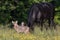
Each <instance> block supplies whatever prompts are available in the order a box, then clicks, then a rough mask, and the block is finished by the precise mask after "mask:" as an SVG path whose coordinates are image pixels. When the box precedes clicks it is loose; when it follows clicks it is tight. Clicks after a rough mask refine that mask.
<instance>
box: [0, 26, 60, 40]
mask: <svg viewBox="0 0 60 40" xmlns="http://www.w3.org/2000/svg"><path fill="white" fill-rule="evenodd" d="M4 27H5V28H4ZM0 40H60V27H59V26H57V28H56V29H52V30H50V29H48V30H47V31H46V29H45V28H44V29H43V31H41V30H40V28H39V27H35V29H34V33H29V34H24V33H17V32H16V31H15V30H14V29H11V28H8V27H7V26H0Z"/></svg>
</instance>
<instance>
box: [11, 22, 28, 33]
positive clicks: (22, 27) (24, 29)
mask: <svg viewBox="0 0 60 40" xmlns="http://www.w3.org/2000/svg"><path fill="white" fill-rule="evenodd" d="M12 24H13V26H14V29H15V30H16V31H17V32H18V33H20V32H23V33H25V34H26V33H29V27H28V26H25V25H24V22H21V25H20V26H19V25H18V21H12Z"/></svg>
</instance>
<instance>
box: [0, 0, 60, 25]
mask: <svg viewBox="0 0 60 40" xmlns="http://www.w3.org/2000/svg"><path fill="white" fill-rule="evenodd" d="M43 1H45V2H50V1H52V0H0V24H7V23H10V22H11V20H18V21H19V23H20V22H21V21H24V22H27V17H28V10H29V8H30V6H31V5H32V4H33V3H40V2H43ZM54 1H56V2H55V4H56V8H55V10H56V12H55V14H56V15H55V22H56V23H57V24H60V0H54Z"/></svg>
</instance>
